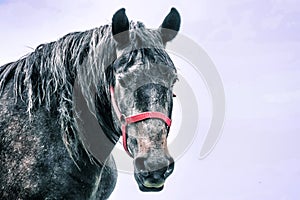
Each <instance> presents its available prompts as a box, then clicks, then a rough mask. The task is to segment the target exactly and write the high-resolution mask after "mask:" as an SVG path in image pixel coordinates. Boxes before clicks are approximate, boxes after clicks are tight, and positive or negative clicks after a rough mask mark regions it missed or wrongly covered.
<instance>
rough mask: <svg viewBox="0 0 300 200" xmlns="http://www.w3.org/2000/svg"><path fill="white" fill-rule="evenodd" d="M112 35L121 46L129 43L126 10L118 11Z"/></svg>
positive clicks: (113, 21)
mask: <svg viewBox="0 0 300 200" xmlns="http://www.w3.org/2000/svg"><path fill="white" fill-rule="evenodd" d="M112 34H113V37H114V39H115V40H116V41H117V42H118V44H119V45H121V46H123V45H125V44H127V43H128V42H129V21H128V18H127V16H126V14H125V8H121V9H120V10H118V11H117V12H116V13H115V14H114V16H113V18H112Z"/></svg>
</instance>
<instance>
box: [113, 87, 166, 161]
mask: <svg viewBox="0 0 300 200" xmlns="http://www.w3.org/2000/svg"><path fill="white" fill-rule="evenodd" d="M110 95H111V102H112V106H113V109H114V111H115V113H116V115H117V117H118V119H119V121H120V123H121V130H122V139H123V140H122V141H123V147H124V149H125V151H126V152H127V154H128V155H129V156H130V157H133V155H132V154H131V153H130V152H129V149H128V146H127V133H126V129H127V125H129V124H132V123H136V122H139V121H143V120H145V119H150V118H155V119H161V120H162V121H163V122H165V123H166V124H167V126H168V127H170V126H171V123H172V120H171V119H170V118H169V117H168V116H166V115H165V114H164V113H161V112H150V111H148V112H142V113H139V114H136V115H131V116H127V117H126V116H125V115H124V114H122V113H121V111H120V109H119V107H118V105H117V102H116V99H115V91H114V88H113V87H112V86H110Z"/></svg>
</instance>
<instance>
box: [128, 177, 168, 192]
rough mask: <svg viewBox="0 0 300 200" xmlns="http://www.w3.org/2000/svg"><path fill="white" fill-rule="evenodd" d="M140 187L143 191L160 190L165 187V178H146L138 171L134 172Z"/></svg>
mask: <svg viewBox="0 0 300 200" xmlns="http://www.w3.org/2000/svg"><path fill="white" fill-rule="evenodd" d="M134 177H135V179H136V182H137V184H138V186H139V189H140V190H141V191H142V192H160V191H162V190H163V188H164V183H165V180H159V181H158V180H156V181H152V180H151V179H150V178H144V177H142V176H140V175H139V174H138V173H135V174H134Z"/></svg>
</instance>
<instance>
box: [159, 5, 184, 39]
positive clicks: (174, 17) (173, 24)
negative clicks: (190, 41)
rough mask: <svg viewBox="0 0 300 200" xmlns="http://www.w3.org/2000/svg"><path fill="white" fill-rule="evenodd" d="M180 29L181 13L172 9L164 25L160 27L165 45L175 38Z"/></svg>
mask: <svg viewBox="0 0 300 200" xmlns="http://www.w3.org/2000/svg"><path fill="white" fill-rule="evenodd" d="M179 28H180V15H179V12H178V11H177V10H176V9H175V8H172V9H171V11H170V13H169V14H168V15H167V16H166V18H165V19H164V21H163V23H162V25H161V26H160V32H161V37H162V40H163V43H164V44H166V43H167V42H169V41H171V40H172V39H174V38H175V36H176V35H177V33H178V31H179Z"/></svg>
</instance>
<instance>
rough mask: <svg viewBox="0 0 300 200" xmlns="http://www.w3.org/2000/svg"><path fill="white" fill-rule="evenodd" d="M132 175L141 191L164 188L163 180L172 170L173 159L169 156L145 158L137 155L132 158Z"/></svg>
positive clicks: (155, 190) (156, 190) (154, 190)
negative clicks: (133, 167)
mask: <svg viewBox="0 0 300 200" xmlns="http://www.w3.org/2000/svg"><path fill="white" fill-rule="evenodd" d="M134 166H135V172H134V177H135V179H136V181H137V183H138V186H139V188H140V190H141V191H143V192H159V191H161V190H162V189H163V188H164V184H165V180H166V179H167V178H168V177H169V176H170V175H171V174H172V172H173V170H174V160H173V158H171V157H168V158H160V159H153V160H152V159H149V158H148V159H147V158H145V157H138V158H136V159H135V160H134Z"/></svg>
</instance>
